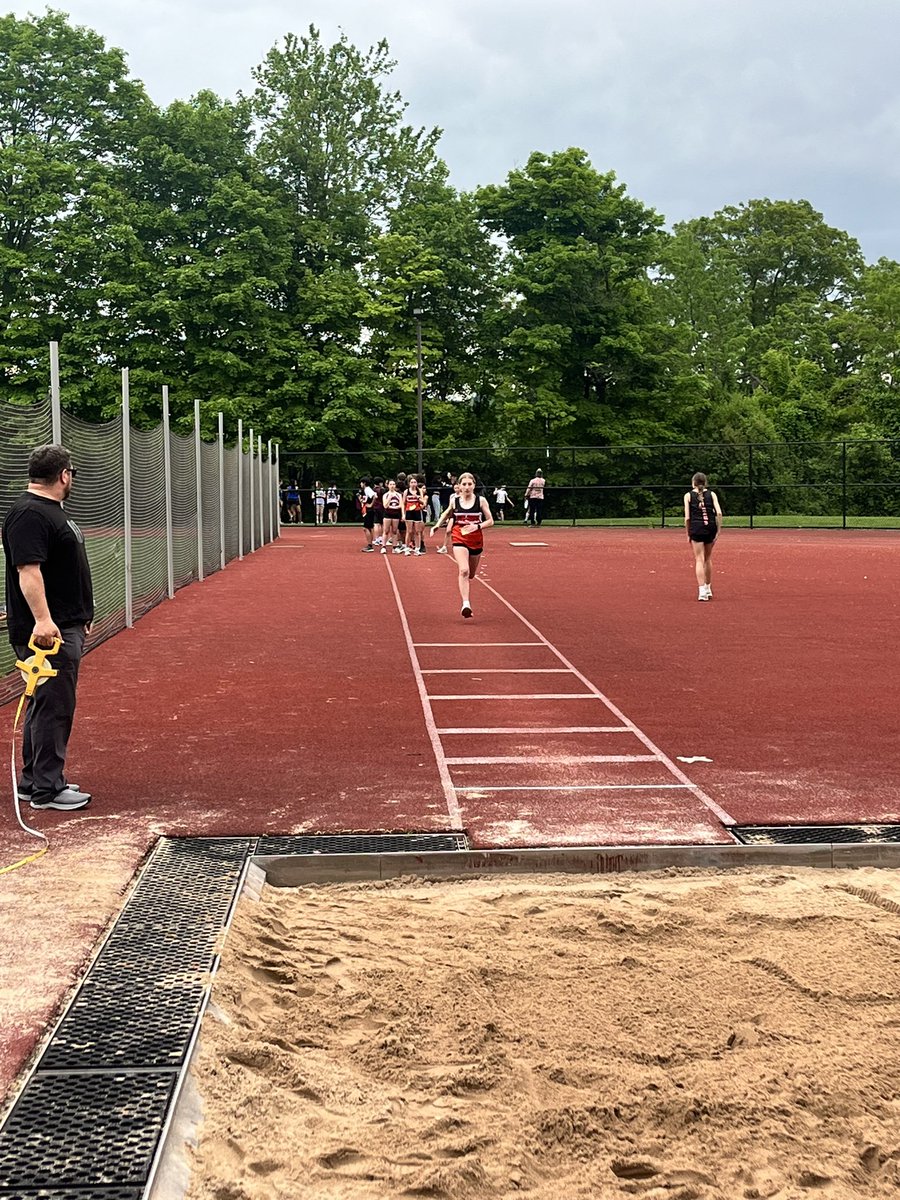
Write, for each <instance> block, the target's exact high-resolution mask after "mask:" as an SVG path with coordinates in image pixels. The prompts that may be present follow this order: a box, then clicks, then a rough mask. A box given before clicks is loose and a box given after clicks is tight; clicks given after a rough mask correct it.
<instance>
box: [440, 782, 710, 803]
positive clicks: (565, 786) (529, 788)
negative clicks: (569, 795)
mask: <svg viewBox="0 0 900 1200" xmlns="http://www.w3.org/2000/svg"><path fill="white" fill-rule="evenodd" d="M459 790H460V791H461V792H462V793H463V794H464V795H465V796H466V798H467V799H476V798H477V797H472V796H469V792H665V791H678V790H681V791H690V790H693V784H691V783H559V784H557V783H532V784H523V785H522V786H521V787H518V786H514V787H494V786H493V784H490V783H484V784H472V783H467V784H465V785H463V784H460V786H459Z"/></svg>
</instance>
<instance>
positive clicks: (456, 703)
mask: <svg viewBox="0 0 900 1200" xmlns="http://www.w3.org/2000/svg"><path fill="white" fill-rule="evenodd" d="M535 549H538V548H537V547H535ZM382 561H383V562H384V563H385V565H386V567H387V571H388V573H389V574H390V576H391V586H392V589H393V591H394V595H395V598H396V602H397V607H398V612H399V615H400V619H401V623H402V626H403V633H404V638H405V640H406V644H407V649H408V651H409V657H410V663H411V667H412V671H413V674H414V676H415V680H416V684H417V687H418V692H419V696H420V699H421V702H422V706H423V711H424V714H425V721H426V726H427V729H428V733H429V737H430V739H431V743H432V747H433V750H434V754H435V759H436V761H437V764H438V769H439V771H440V776H441V782H442V786H443V792H444V798H445V801H446V805H447V813H448V818H449V820H450V823H451V825H452V826H454V827H456V828H465V829H467V830H468V832H469V834H470V836H471V838H472V840H473V843H474V844H476V845H479V846H502V845H508V844H510V843H516V844H520V845H521V844H526V845H528V844H531V845H572V844H576V845H577V844H587V845H591V844H593V845H603V844H606V845H609V844H619V845H634V844H636V843H638V844H639V843H642V842H648V841H652V842H662V843H668V844H691V843H700V842H728V841H732V840H733V839H732V838H731V837H730V836H729V834H728V832H727V827H728V826H730V825H732V824H734V821H733V819H732V818H731V817H730V815H729V814H728V813H727V812H725V811H724V809H722V808H721V807H720V806H719V805H718V804H717V803H716V802H715V801H714V800H713V799H712V797H710V796H709V795H707V794H706V792H704V791H703V789H702V788H701V787H699V786H698V785H697V784H696V783H695V782H693V780H692V779H691V778H690V777H689V776H688V774H686V773H685V771H684V770H682V769H681V768H680V767H679V766H678V765H677V764H676V763H675V762H674V761H673V760H672V758H671V757H670V756H669V755H668V754H667V753H666V751H665V749H664V748H662V747H660V746H657V745H656V744H655V743H654V742H653V741H651V739H650V738H649V737H648V736H647V735H646V734H645V733H644V732H643V731H642V730H641V729H640V728H639V727H638V726H637V725H636V724H635V723H634V722H633V721H632V720H631V719H630V718H629V717H628V715H627V714H626V713H624V712H623V711H622V710H621V709H620V708H619V707H618V706H617V705H616V704H615V703H614V702H613V701H612V700H610V699H609V698H608V697H607V696H605V695H604V693H603V691H602V690H601V688H600V687H598V686H597V684H596V683H595V682H594V681H593V680H591V679H590V678H588V677H587V676H586V675H585V674H584V673H583V672H582V671H580V670H579V669H578V666H577V664H575V663H572V662H571V661H569V659H568V658H566V657H565V655H563V654H562V653H561V652H560V651H559V650H558V649H557V648H556V647H555V646H554V645H553V643H552V641H550V640H549V639H548V638H547V637H546V636H545V635H544V634H543V633H542V632H541V630H540V629H538V628H537V627H536V626H535V625H534V624H532V623H531V622H530V621H528V620H527V618H525V617H524V616H523V615H522V614H521V613H520V612H519V611H518V610H517V609H516V608H515V607H514V606H513V605H512V604H511V603H510V602H509V601H508V600H506V599H505V597H504V596H503V595H502V593H501V592H500V591H499V590H498V589H497V588H495V587H494V586H493V585H492V584H491V583H490V581H489V580H490V575H489V573H488V571H487V570H486V571H485V573H484V576H483V578H481V579H479V580H477V581H476V582H475V584H474V585H473V587H472V599H473V604H474V605H475V606H476V607H477V616H476V618H475V619H473V620H471V621H463V620H462V619H461V618H459V617H458V618H456V619H455V620H453V619H449V620H448V617H449V616H450V615H451V613H452V605H453V603H454V599H455V597H454V591H453V589H454V586H455V576H456V567H455V564H454V563H453V562H452V560H451V561H447V560H445V562H444V563H443V564H442V566H446V568H447V569H446V570H442V571H435V570H434V569H432V570H430V571H428V573H427V575H426V574H425V573H424V572H422V571H420V570H418V571H416V574H415V575H413V571H414V570H416V568H418V567H420V564H418V563H417V564H413V565H412V566H410V565H408V564H407V562H406V561H401V562H400V563H397V567H396V569H395V568H394V565H393V563H394V561H396V560H393V559H392V557H391V556H387V557H385V558H383V560H382ZM435 565H436V564H435Z"/></svg>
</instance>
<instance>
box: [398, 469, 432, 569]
mask: <svg viewBox="0 0 900 1200" xmlns="http://www.w3.org/2000/svg"><path fill="white" fill-rule="evenodd" d="M427 503H428V500H427V498H426V496H425V493H424V491H423V490H422V489H421V488H420V487H419V480H418V479H417V478H416V476H415V475H410V477H409V481H408V483H407V485H406V491H405V492H404V493H403V519H404V520H405V521H406V529H407V545H406V553H407V554H424V553H425V551H424V550H423V548H422V531H423V529H424V515H425V505H426V504H427Z"/></svg>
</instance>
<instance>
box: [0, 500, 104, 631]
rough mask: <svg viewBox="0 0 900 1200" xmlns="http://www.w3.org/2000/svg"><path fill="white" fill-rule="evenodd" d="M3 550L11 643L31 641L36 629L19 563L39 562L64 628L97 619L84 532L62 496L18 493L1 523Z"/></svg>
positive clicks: (55, 617) (50, 601) (54, 610)
mask: <svg viewBox="0 0 900 1200" xmlns="http://www.w3.org/2000/svg"><path fill="white" fill-rule="evenodd" d="M3 552H4V554H5V555H6V606H7V623H8V625H9V640H10V641H11V642H12V643H13V645H20V644H21V643H22V642H27V641H28V639H29V638H30V637H31V634H32V631H33V630H34V614H33V613H32V611H31V609H30V608H29V606H28V601H27V600H26V599H25V597H24V596H23V595H22V589H21V587H20V586H19V572H18V571H17V570H16V568H17V567H25V566H29V565H31V564H34V563H37V564H39V565H40V568H41V574H42V575H43V577H44V590H45V592H46V594H47V606H48V608H49V609H50V616H51V617H52V618H53V620H54V621H55V622H56V624H57V625H58V626H59V627H60V629H62V628H63V627H64V626H66V625H87V624H89V623H90V622H91V621H93V619H94V592H93V588H92V586H91V568H90V566H89V564H88V557H87V553H86V552H85V548H84V534H83V533H82V532H81V530H80V529H79V528H78V526H77V525H76V524H75V522H74V521H71V520H69V518H68V517H67V516H66V512H65V509H64V508H63V506H62V505H61V504H60V503H59V501H57V500H50V499H49V498H48V497H46V496H38V495H36V494H35V493H34V492H26V493H25V494H24V495H23V496H20V497H19V499H18V500H16V502H15V503H14V504H13V506H12V508H11V509H10V510H9V512H8V513H7V514H6V520H5V521H4V522H3Z"/></svg>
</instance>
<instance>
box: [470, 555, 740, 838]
mask: <svg viewBox="0 0 900 1200" xmlns="http://www.w3.org/2000/svg"><path fill="white" fill-rule="evenodd" d="M475 582H476V583H480V584H481V586H482V587H483V588H485V589H486V590H487V591H489V592H490V593H491V595H492V596H495V597H496V598H497V599H498V600H499V601H500V603H501V604H502V605H503V606H504V607H505V608H508V609H509V611H510V612H511V613H512V614H513V616H515V617H518V618H519V620H520V621H521V622H522V624H523V625H524V626H525V628H526V629H528V630H530V632H531V633H533V634H534V636H535V637H536V638H538V640H539V641H541V642H543V643H544V645H545V646H546V647H547V649H548V650H550V651H551V652H552V653H553V654H555V655H556V657H557V658H558V659H559V661H560V662H561V663H562V664H563V666H565V667H568V668H569V670H570V671H571V672H572V674H573V675H574V676H575V677H576V679H579V680H581V682H582V683H583V684H584V685H585V687H587V688H590V690H591V692H592V693H593V695H594V696H595V698H596V699H598V700H600V701H602V702H603V704H605V705H606V707H607V708H608V709H609V711H610V712H611V713H612V714H613V715H614V716H615V717H617V718H618V719H619V720H620V721H621V722H622V724H623V725H627V726H628V728H629V729H630V730H631V731H632V733H633V734H634V735H635V737H637V738H638V739H639V740H640V741H641V742H643V744H644V745H645V746H646V747H647V749H648V750H649V751H650V752H651V753H652V754H655V755H656V756H657V757H658V758H659V759H660V761H661V762H662V763H664V764H665V766H666V767H668V769H669V771H670V772H671V773H672V775H674V777H675V778H676V779H677V780H679V782H680V784H681V786H682V787H685V788H688V789H689V790H690V791H691V792H693V794H694V795H695V796H696V797H697V799H698V800H699V801H700V802H701V803H702V804H705V805H706V807H707V808H708V809H709V810H710V812H712V813H714V814H715V816H716V817H717V818H718V819H719V820H720V821H721V822H722V824H723V825H725V826H731V825H736V824H737V821H736V820H735V819H734V817H732V816H731V815H730V814H729V813H727V812H726V811H725V809H724V808H722V807H721V805H719V804H716V802H715V800H713V798H712V797H711V796H708V795H707V794H706V792H704V791H703V789H702V788H700V787H698V786H697V784H695V783H694V782H693V781H692V780H691V779H689V778H688V776H687V775H685V773H684V771H682V770H681V768H680V767H679V766H677V765H676V764H675V763H674V762H673V761H672V759H671V758H670V757H669V756H668V755H667V754H664V753H663V752H662V750H660V748H659V747H658V746H657V745H656V744H655V743H654V742H652V741H651V740H650V738H649V737H647V735H646V733H644V731H643V730H642V729H639V728H638V726H637V725H635V723H634V722H633V721H630V720H629V719H628V717H626V716H625V714H624V713H623V712H622V710H621V709H620V708H618V707H617V706H616V705H615V704H613V702H612V701H611V700H610V699H608V698H607V697H606V696H604V694H603V693H602V692H601V691H600V689H599V688H598V687H595V685H594V684H593V683H591V681H590V679H588V678H587V676H586V675H583V674H582V672H581V671H579V670H578V668H577V667H575V666H573V664H572V663H570V662H569V660H568V659H567V658H566V656H565V655H564V654H563V653H562V652H561V651H560V650H557V648H556V647H555V646H554V645H553V643H552V642H550V641H548V640H547V638H545V637H544V635H543V634H542V633H541V631H540V630H539V629H537V628H536V627H535V626H534V625H532V624H531V622H530V621H529V620H527V618H525V617H523V616H522V614H521V613H520V612H519V611H518V610H517V609H516V608H514V607H513V606H512V605H511V604H510V603H509V601H508V600H506V599H505V598H504V597H503V596H501V595H500V593H499V592H498V591H497V590H496V589H495V588H493V587H491V585H490V584H489V583H485V581H484V580H483V579H477V578H476V580H475Z"/></svg>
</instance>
